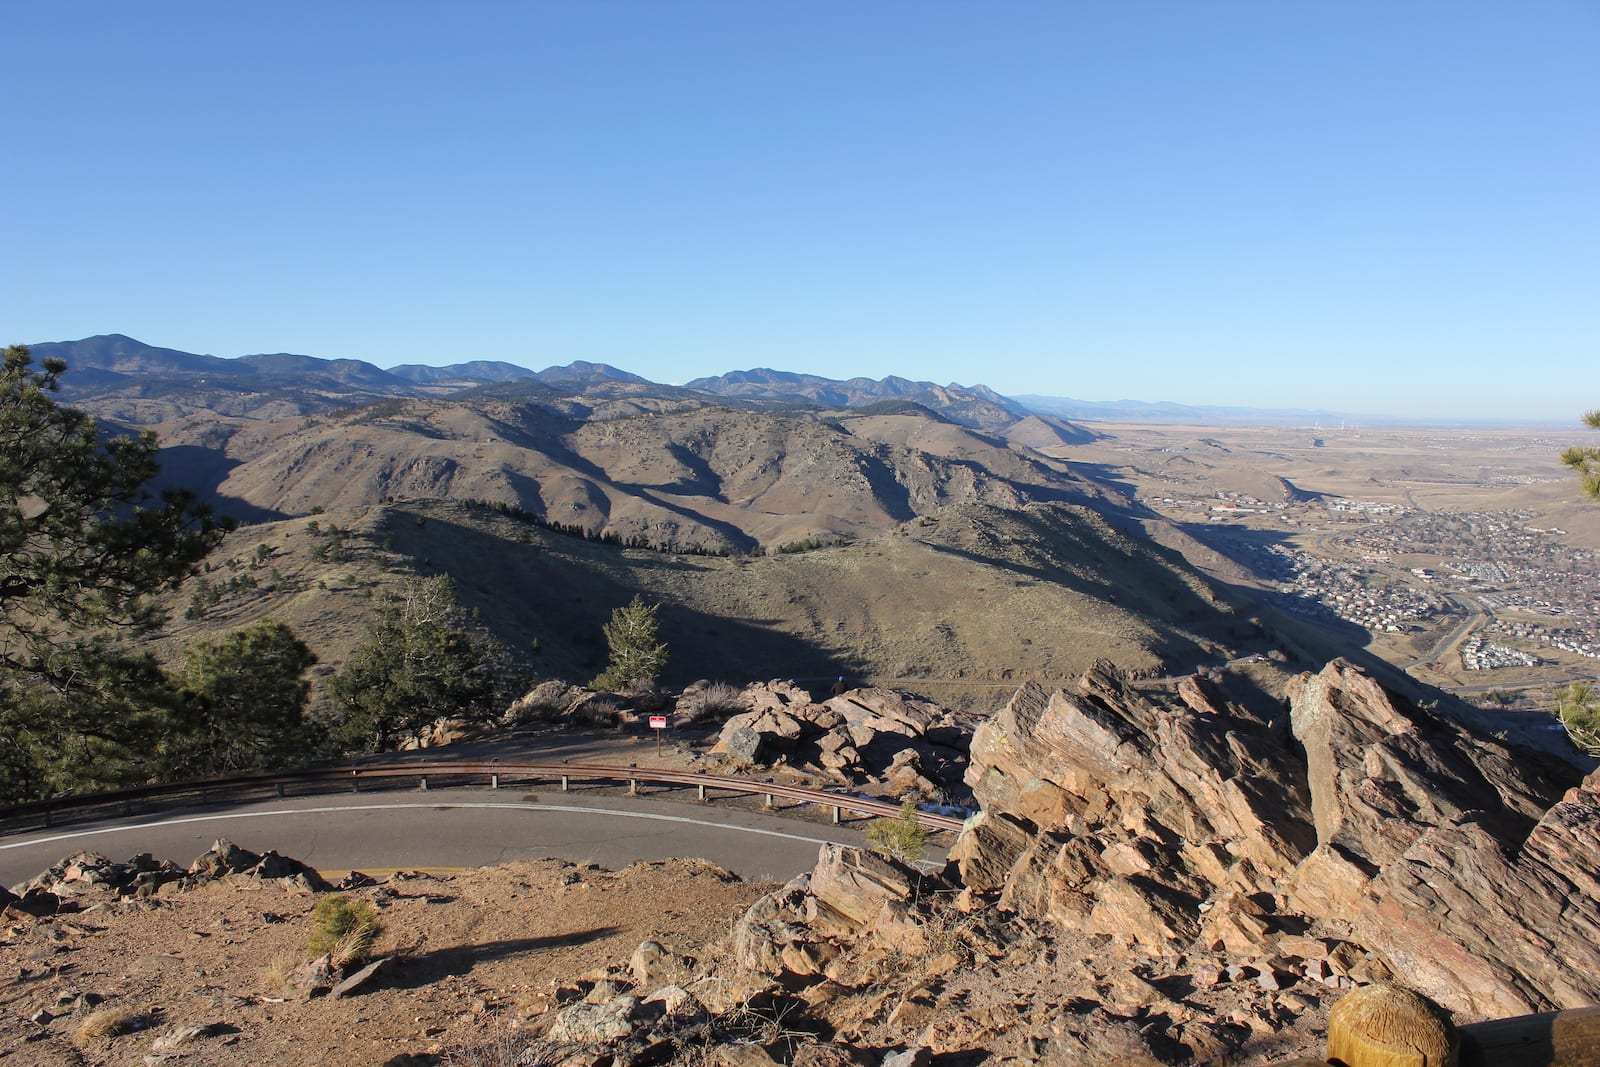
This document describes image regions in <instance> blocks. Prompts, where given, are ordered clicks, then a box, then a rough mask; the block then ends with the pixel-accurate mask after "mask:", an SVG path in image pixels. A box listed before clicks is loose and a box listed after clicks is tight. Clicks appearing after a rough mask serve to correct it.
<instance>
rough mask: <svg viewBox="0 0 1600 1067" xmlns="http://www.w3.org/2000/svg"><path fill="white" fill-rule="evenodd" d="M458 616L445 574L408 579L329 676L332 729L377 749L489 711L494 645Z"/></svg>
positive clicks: (492, 707) (484, 715)
mask: <svg viewBox="0 0 1600 1067" xmlns="http://www.w3.org/2000/svg"><path fill="white" fill-rule="evenodd" d="M466 621H467V620H466V616H465V614H464V613H463V612H462V610H461V607H460V605H459V604H458V603H457V601H456V596H455V587H454V585H453V584H452V583H451V581H450V579H449V577H448V576H445V575H439V576H437V577H433V578H413V579H411V580H409V581H408V582H407V583H406V584H405V586H404V587H403V588H402V589H401V591H400V593H399V595H398V596H397V597H395V598H394V599H393V600H392V601H391V602H390V603H388V604H386V605H384V606H383V607H382V608H380V609H379V610H378V613H377V616H376V617H375V618H374V619H373V621H372V624H371V625H370V626H369V627H368V629H367V636H366V640H364V641H363V642H362V643H361V644H360V645H359V646H357V647H356V649H355V651H353V652H352V653H351V654H350V658H349V659H348V660H346V661H345V665H344V669H343V670H341V671H340V672H339V673H338V674H337V675H335V676H334V678H333V680H332V681H331V682H330V683H329V686H328V690H329V693H330V695H331V696H332V697H333V701H334V704H335V706H336V707H337V709H338V712H339V715H340V722H339V723H338V725H337V727H336V734H337V735H338V736H339V737H340V738H341V739H342V740H344V741H346V742H348V743H352V744H363V745H366V746H368V747H373V748H375V749H377V750H378V751H382V750H384V749H387V748H389V747H390V746H391V744H392V743H393V742H394V741H395V740H396V739H397V738H399V737H402V736H405V735H408V734H409V735H411V736H413V737H419V738H420V736H421V735H422V733H423V732H425V731H426V730H427V728H428V727H429V726H431V725H432V724H433V722H434V721H435V720H436V719H440V718H444V717H446V716H463V717H467V718H487V717H488V716H490V715H491V714H493V713H494V711H495V710H496V705H495V701H496V698H497V695H498V693H497V687H496V684H495V678H494V665H495V661H496V659H497V650H496V648H495V647H494V646H493V645H492V644H491V643H490V642H489V641H487V640H484V639H482V638H479V637H477V636H476V635H474V634H472V633H471V632H469V631H468V630H467V628H466Z"/></svg>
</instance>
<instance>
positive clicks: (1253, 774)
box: [952, 661, 1600, 1017]
mask: <svg viewBox="0 0 1600 1067" xmlns="http://www.w3.org/2000/svg"><path fill="white" fill-rule="evenodd" d="M1178 697H1179V699H1178V700H1174V701H1160V700H1157V699H1154V698H1153V697H1151V696H1149V695H1147V694H1143V693H1140V692H1136V691H1134V690H1133V689H1131V688H1129V687H1128V686H1126V685H1125V684H1123V682H1122V681H1121V680H1120V679H1119V678H1118V677H1117V676H1116V674H1115V672H1114V671H1112V670H1111V669H1109V668H1108V667H1104V666H1102V667H1100V668H1097V669H1095V670H1094V671H1091V672H1089V673H1088V674H1087V675H1085V677H1084V678H1083V680H1082V682H1081V683H1080V686H1079V691H1078V692H1076V693H1069V692H1064V691H1063V692H1056V693H1053V694H1047V693H1045V692H1044V691H1043V690H1041V689H1039V688H1038V687H1035V686H1025V687H1024V688H1023V689H1022V690H1020V691H1019V692H1018V693H1017V694H1016V696H1015V697H1014V698H1013V699H1012V701H1011V702H1010V704H1009V705H1008V706H1007V707H1006V708H1005V709H1004V710H1003V711H1002V712H1001V713H1000V714H999V715H997V716H996V717H995V719H994V720H992V721H991V722H989V723H986V724H985V725H984V726H983V727H981V728H980V729H979V731H978V733H977V736H976V737H975V738H974V742H973V747H972V765H971V768H970V770H969V772H968V782H969V784H970V785H971V786H972V788H973V791H974V793H975V794H976V796H977V798H978V801H979V802H980V804H981V805H982V806H983V808H984V812H983V815H982V817H981V818H980V819H979V820H977V821H976V823H975V825H973V826H972V827H971V828H970V829H969V830H968V832H967V833H966V834H964V835H963V837H962V839H961V840H960V841H959V842H958V844H957V845H956V848H955V850H954V852H953V853H952V856H953V858H954V859H955V860H956V862H957V864H958V866H959V869H960V872H961V876H962V879H963V880H964V881H965V882H966V884H967V885H968V886H969V887H970V888H971V889H973V890H974V891H976V892H980V893H986V894H988V895H989V896H991V897H993V898H994V899H995V900H996V901H997V903H998V905H999V907H1001V908H1002V909H1004V910H1008V911H1011V912H1014V913H1016V914H1018V915H1020V916H1023V917H1026V918H1030V919H1045V920H1048V921H1050V922H1051V923H1052V924H1054V925H1055V926H1056V927H1057V928H1059V929H1062V930H1064V931H1070V932H1079V933H1086V934H1091V935H1104V936H1108V937H1110V938H1113V939H1116V940H1118V941H1121V942H1122V943H1124V944H1125V945H1127V946H1128V947H1129V948H1131V949H1134V950H1136V951H1137V952H1140V953H1143V954H1149V955H1158V954H1165V953H1174V952H1182V953H1186V954H1188V955H1189V956H1190V957H1191V959H1192V960H1194V961H1198V960H1200V959H1201V958H1203V957H1204V956H1207V955H1210V956H1214V957H1215V959H1216V963H1215V964H1214V965H1215V966H1219V967H1226V966H1229V965H1230V962H1229V961H1230V960H1233V961H1237V960H1239V959H1260V958H1271V957H1273V956H1279V957H1282V956H1284V955H1285V954H1289V955H1291V956H1292V958H1291V959H1290V960H1289V962H1290V963H1293V964H1295V965H1296V966H1302V965H1305V964H1314V965H1315V966H1316V967H1318V968H1319V969H1323V968H1325V969H1326V970H1327V971H1328V973H1329V974H1331V975H1332V976H1333V977H1335V978H1337V977H1339V974H1338V973H1337V972H1339V971H1343V972H1345V973H1346V974H1347V975H1348V976H1349V977H1350V978H1351V979H1352V980H1365V979H1368V978H1371V977H1381V976H1383V975H1384V974H1386V973H1387V974H1393V975H1394V976H1395V977H1396V978H1397V979H1398V980H1399V981H1401V982H1402V983H1405V984H1407V985H1410V986H1413V987H1415V988H1417V989H1419V990H1420V991H1421V992H1424V993H1426V994H1427V995H1429V996H1431V997H1433V998H1434V999H1436V1000H1438V1001H1439V1002H1440V1003H1442V1004H1444V1005H1445V1006H1447V1007H1449V1008H1451V1009H1452V1010H1455V1011H1458V1012H1462V1013H1464V1014H1466V1015H1470V1016H1474V1017H1484V1016H1497V1015H1509V1014H1517V1013H1521V1012H1528V1011H1536V1010H1545V1009H1550V1008H1558V1007H1573V1006H1577V1005H1580V1004H1588V1003H1594V1002H1595V1001H1596V1000H1597V999H1600V948H1597V947H1596V946H1597V945H1600V894H1597V892H1596V889H1597V888H1600V883H1597V880H1596V878H1597V875H1596V864H1595V859H1594V849H1595V844H1596V836H1595V827H1596V825H1597V823H1600V776H1597V775H1596V774H1591V775H1590V777H1589V778H1588V779H1587V780H1586V781H1585V782H1584V783H1583V784H1582V785H1580V786H1578V787H1576V788H1573V789H1571V790H1570V792H1567V794H1566V796H1565V798H1564V799H1563V798H1562V791H1563V789H1564V788H1565V787H1566V786H1568V785H1570V784H1571V782H1572V780H1573V779H1574V778H1575V777H1576V772H1575V771H1574V770H1573V769H1572V768H1570V767H1566V766H1564V765H1561V764H1559V763H1558V762H1556V761H1554V760H1552V759H1551V758H1550V757H1548V756H1546V755H1543V754H1539V753H1533V752H1530V751H1526V750H1520V749H1513V748H1511V747H1509V746H1507V745H1506V744H1503V743H1501V742H1499V741H1496V740H1495V739H1493V738H1489V737H1485V736H1483V735H1480V734H1478V733H1476V732H1474V731H1472V730H1470V729H1468V728H1467V727H1465V726H1462V725H1460V724H1457V723H1455V722H1452V721H1449V720H1446V719H1443V718H1441V717H1439V716H1436V715H1433V714H1431V713H1430V712H1428V711H1426V710H1424V709H1419V708H1413V707H1411V706H1409V705H1408V704H1407V703H1406V702H1405V701H1403V700H1401V699H1400V698H1398V697H1396V696H1394V695H1393V694H1391V693H1389V692H1387V691H1385V690H1384V689H1383V687H1382V686H1380V685H1379V684H1378V683H1377V682H1376V681H1374V680H1373V679H1372V678H1371V677H1370V676H1368V675H1366V674H1365V673H1364V672H1362V671H1361V670H1359V669H1358V668H1356V667H1354V666H1353V665H1351V664H1349V663H1347V662H1344V661H1335V662H1334V663H1332V664H1329V665H1328V666H1327V667H1326V668H1324V669H1323V670H1322V671H1321V672H1320V673H1318V674H1316V675H1310V674H1307V675H1303V676H1301V677H1300V678H1298V679H1297V680H1296V681H1295V682H1294V683H1293V684H1292V685H1291V686H1290V689H1289V703H1290V712H1289V715H1288V716H1287V717H1276V718H1272V719H1270V720H1269V719H1263V718H1262V717H1260V716H1258V715H1255V714H1252V713H1251V712H1250V711H1248V710H1247V709H1244V708H1242V707H1240V706H1238V705H1235V704H1230V703H1227V702H1225V701H1223V700H1222V699H1221V698H1220V696H1219V695H1218V694H1217V693H1216V692H1215V691H1214V690H1212V688H1211V687H1210V686H1209V685H1208V684H1207V683H1205V682H1203V681H1201V680H1200V679H1189V680H1187V681H1186V682H1185V683H1184V684H1183V685H1182V686H1180V688H1179V691H1178ZM1558 801H1559V803H1558ZM1313 941H1314V942H1317V944H1310V943H1309V942H1313ZM1291 948H1292V953H1291V952H1290V949H1291ZM1308 952H1309V955H1308ZM1263 973H1265V972H1263Z"/></svg>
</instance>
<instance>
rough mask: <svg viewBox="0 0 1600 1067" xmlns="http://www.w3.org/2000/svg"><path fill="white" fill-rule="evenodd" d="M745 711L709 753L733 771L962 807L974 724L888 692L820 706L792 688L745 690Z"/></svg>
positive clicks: (858, 693) (850, 695) (774, 685)
mask: <svg viewBox="0 0 1600 1067" xmlns="http://www.w3.org/2000/svg"><path fill="white" fill-rule="evenodd" d="M741 702H742V703H743V705H744V706H746V707H748V708H749V709H750V710H748V711H746V712H744V713H742V714H738V715H734V716H733V717H732V718H730V719H728V720H727V722H726V723H725V724H724V725H723V728H722V733H721V735H720V736H719V737H718V740H717V745H716V748H715V750H714V751H716V752H717V753H719V754H720V755H722V756H724V757H725V758H726V759H727V760H728V761H729V762H731V763H733V764H735V765H746V766H747V765H755V764H770V763H776V762H782V763H786V764H788V765H790V766H794V767H797V768H800V769H802V770H805V771H809V772H811V773H814V774H817V775H821V776H823V777H827V778H832V779H833V780H834V781H837V782H839V783H840V784H841V785H851V786H859V785H876V786H879V787H881V788H882V789H883V790H884V791H886V792H889V793H891V794H892V795H894V796H897V797H903V798H908V799H909V798H917V799H920V800H938V801H945V802H952V801H959V800H961V799H964V793H965V790H964V789H963V787H962V785H961V769H962V767H963V766H964V765H965V759H966V751H967V745H968V743H969V740H970V738H971V734H972V728H973V722H972V721H971V720H970V719H967V718H964V717H962V716H961V715H959V714H957V713H954V712H950V711H947V710H946V709H944V708H942V707H940V706H939V705H937V704H934V703H933V702H932V701H928V700H924V699H923V698H921V697H917V696H913V695H911V694H909V693H902V692H899V691H898V690H893V689H880V688H864V689H852V690H850V691H848V692H846V693H842V694H840V695H838V696H835V697H833V698H831V699H829V700H827V701H824V702H822V703H820V704H819V703H814V702H813V701H812V699H811V694H810V693H808V692H807V691H806V690H804V689H802V688H800V687H799V686H797V685H795V684H794V683H792V682H783V681H774V682H766V683H763V684H760V685H753V686H750V687H748V688H747V689H746V690H745V691H744V693H743V694H742V697H741Z"/></svg>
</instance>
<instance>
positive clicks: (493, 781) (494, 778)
mask: <svg viewBox="0 0 1600 1067" xmlns="http://www.w3.org/2000/svg"><path fill="white" fill-rule="evenodd" d="M489 788H490V789H499V788H500V776H499V775H498V774H491V775H490V776H489Z"/></svg>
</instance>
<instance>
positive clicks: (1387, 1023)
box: [1328, 984, 1460, 1067]
mask: <svg viewBox="0 0 1600 1067" xmlns="http://www.w3.org/2000/svg"><path fill="white" fill-rule="evenodd" d="M1459 1046H1460V1042H1459V1039H1458V1037H1457V1034H1456V1029H1455V1027H1454V1026H1453V1025H1452V1024H1451V1022H1450V1019H1449V1017H1448V1016H1447V1015H1446V1014H1445V1013H1444V1011H1443V1009H1441V1008H1440V1007H1439V1006H1438V1005H1437V1004H1435V1003H1434V1002H1433V1001H1431V1000H1429V999H1428V998H1427V997H1424V996H1422V995H1421V994H1420V993H1413V992H1412V991H1411V990H1409V989H1404V988H1401V987H1400V986H1396V985H1381V984H1379V985H1369V986H1362V987H1361V988H1360V989H1357V990H1354V991H1353V992H1350V993H1348V994H1346V995H1345V996H1344V997H1342V998H1340V1000H1339V1002H1338V1003H1337V1004H1335V1005H1334V1006H1333V1008H1332V1010H1330V1011H1329V1012H1328V1059H1329V1060H1337V1061H1338V1062H1340V1063H1342V1064H1344V1065H1345V1067H1456V1065H1457V1062H1458V1059H1459Z"/></svg>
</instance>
